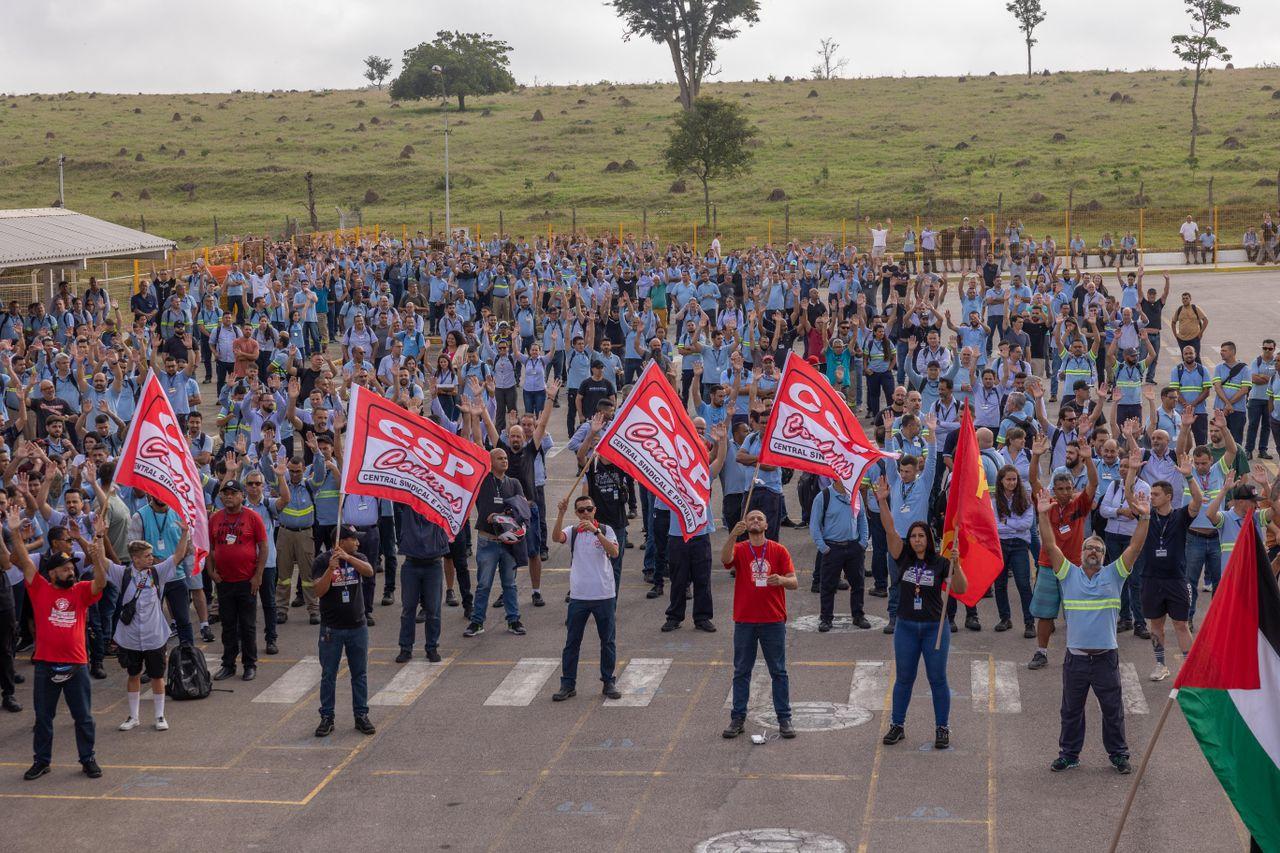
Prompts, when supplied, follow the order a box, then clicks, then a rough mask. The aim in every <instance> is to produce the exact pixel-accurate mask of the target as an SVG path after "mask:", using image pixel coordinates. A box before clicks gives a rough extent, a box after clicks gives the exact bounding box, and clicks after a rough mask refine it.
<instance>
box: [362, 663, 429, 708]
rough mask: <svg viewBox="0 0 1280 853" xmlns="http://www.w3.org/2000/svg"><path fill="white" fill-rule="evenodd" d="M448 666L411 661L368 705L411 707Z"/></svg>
mask: <svg viewBox="0 0 1280 853" xmlns="http://www.w3.org/2000/svg"><path fill="white" fill-rule="evenodd" d="M448 665H449V661H447V660H446V661H441V662H440V663H431V662H430V661H417V660H411V661H409V662H408V663H406V664H405V665H404V667H403V668H402V669H401V670H400V671H399V672H397V673H396V675H395V678H392V679H391V681H390V682H388V683H387V686H386V687H383V688H382V689H381V690H379V691H378V692H377V693H375V694H374V695H373V698H372V699H370V700H369V704H370V705H412V704H413V702H414V700H415V699H417V698H418V697H419V696H421V695H422V691H424V690H426V689H427V688H428V687H430V686H431V682H433V681H435V680H436V677H437V676H438V675H440V673H441V672H442V671H444V668H445V667H446V666H448Z"/></svg>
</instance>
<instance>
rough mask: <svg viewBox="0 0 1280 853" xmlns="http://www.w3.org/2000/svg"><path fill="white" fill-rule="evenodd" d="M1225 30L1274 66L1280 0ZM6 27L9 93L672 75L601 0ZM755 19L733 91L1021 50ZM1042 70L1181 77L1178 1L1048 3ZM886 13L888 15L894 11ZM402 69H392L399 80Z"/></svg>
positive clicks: (447, 1)
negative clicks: (407, 57) (489, 60)
mask: <svg viewBox="0 0 1280 853" xmlns="http://www.w3.org/2000/svg"><path fill="white" fill-rule="evenodd" d="M1237 3H1238V5H1239V6H1240V7H1241V13H1240V15H1239V16H1237V17H1236V18H1235V19H1233V23H1232V27H1231V29H1229V30H1227V31H1226V33H1225V34H1223V35H1222V40H1223V42H1224V43H1225V44H1226V45H1227V47H1228V49H1229V50H1230V51H1231V52H1232V54H1233V59H1234V61H1235V63H1236V64H1237V65H1240V66H1246V65H1258V64H1261V63H1263V62H1268V61H1276V60H1277V58H1278V56H1280V54H1278V53H1277V50H1276V46H1277V45H1280V6H1278V5H1277V4H1276V3H1274V2H1273V0H1237ZM4 5H5V6H7V7H8V8H6V9H5V11H4V18H5V24H4V26H3V27H0V89H3V90H4V91H7V92H15V93H25V92H57V91H65V90H79V91H89V90H96V91H101V92H175V91H176V92H208V91H229V90H231V89H272V88H282V89H315V88H353V87H355V86H358V85H362V84H363V82H364V81H363V80H362V79H361V73H362V60H363V59H364V57H365V56H367V55H369V54H370V53H376V54H378V55H381V56H388V57H391V58H392V59H394V60H395V61H396V65H395V69H396V70H398V69H399V59H400V57H401V55H402V54H403V52H404V50H405V49H406V48H408V47H411V46H413V45H414V44H416V43H418V42H420V41H429V40H430V39H431V38H432V36H433V35H434V33H435V31H436V30H438V29H444V28H448V29H458V30H464V31H474V30H480V31H486V32H490V33H492V34H493V35H495V36H496V37H498V38H502V39H505V40H506V41H507V42H508V43H509V44H511V46H512V47H513V48H514V50H513V52H512V56H511V70H512V72H513V73H514V74H515V77H516V80H518V81H519V82H522V83H534V82H538V83H546V82H550V83H574V82H595V81H598V80H603V79H608V80H614V81H618V82H643V81H649V80H671V79H673V77H672V71H671V65H670V63H671V60H670V55H669V54H668V52H667V50H666V48H665V47H663V46H660V45H656V44H654V43H652V42H647V41H635V40H633V41H631V42H626V43H624V42H623V41H622V26H621V24H620V22H619V21H618V19H617V18H616V17H615V15H614V14H613V10H612V9H611V8H610V7H608V6H606V5H605V3H603V2H601V0H534V2H529V0H473V2H469V3H459V2H455V0H306V2H295V0H267V1H266V2H263V0H218V2H216V3H215V2H209V0H182V2H174V0H39V2H33V1H32V0H12V2H8V3H6V4H4ZM761 6H762V12H761V15H760V23H759V24H757V25H756V26H755V27H753V28H751V29H749V30H745V31H744V32H743V33H742V35H741V36H740V37H739V38H738V39H737V40H735V41H733V42H729V43H728V44H726V45H725V46H724V47H723V49H722V51H721V65H722V73H721V75H720V79H723V80H750V79H753V78H763V77H766V76H768V75H769V74H776V75H778V76H779V77H781V76H783V75H786V74H791V75H797V76H798V75H804V74H807V73H808V69H809V68H810V67H811V66H812V65H813V63H814V61H815V56H814V51H815V49H816V48H817V42H818V39H819V38H820V37H823V36H832V37H834V38H835V39H836V40H837V41H839V42H840V44H841V51H840V54H841V55H842V56H846V57H848V58H849V60H850V62H849V66H848V72H847V76H885V75H902V74H907V75H932V74H937V75H950V74H963V73H975V74H976V73H986V72H988V71H997V72H1000V73H1016V72H1018V71H1019V70H1021V69H1024V68H1025V67H1026V59H1025V53H1024V47H1023V44H1022V42H1021V40H1020V35H1019V33H1018V31H1017V29H1016V26H1015V24H1014V21H1013V18H1012V16H1011V15H1010V14H1009V13H1008V12H1006V11H1005V8H1004V6H1005V3H1004V0H895V2H893V3H885V2H883V0H875V1H874V2H873V1H872V0H763V2H762V3H761ZM1043 6H1044V8H1045V11H1046V12H1047V14H1048V19H1047V20H1046V21H1045V23H1044V24H1042V25H1041V27H1040V29H1039V30H1037V33H1036V35H1037V37H1038V38H1039V41H1040V44H1039V45H1037V46H1036V48H1035V53H1034V63H1035V67H1036V68H1037V69H1041V68H1050V69H1053V70H1058V69H1067V70H1071V69H1085V68H1113V69H1139V68H1151V67H1159V68H1170V67H1174V66H1176V64H1177V62H1176V60H1175V58H1174V56H1173V54H1172V52H1171V50H1170V46H1169V37H1170V35H1172V34H1174V33H1177V32H1182V31H1184V30H1185V29H1186V28H1187V18H1186V15H1185V12H1184V9H1183V3H1182V2H1180V0H1118V2H1117V0H1043ZM888 9H891V10H892V12H893V14H886V10H888ZM393 73H394V72H393Z"/></svg>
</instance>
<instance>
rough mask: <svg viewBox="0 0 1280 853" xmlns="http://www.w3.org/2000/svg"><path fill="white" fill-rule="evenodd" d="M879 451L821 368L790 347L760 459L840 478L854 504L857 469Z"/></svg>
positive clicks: (859, 478)
mask: <svg viewBox="0 0 1280 853" xmlns="http://www.w3.org/2000/svg"><path fill="white" fill-rule="evenodd" d="M892 455H894V454H889V453H885V452H884V451H882V450H880V448H878V447H876V445H875V442H873V441H870V440H869V439H868V438H867V436H866V433H864V432H863V431H862V425H861V424H859V423H858V418H857V416H856V415H854V413H853V412H852V411H851V410H850V409H849V406H848V405H846V404H845V401H844V400H843V399H842V398H841V397H840V395H839V394H838V393H836V390H835V389H834V388H832V387H831V383H830V382H828V381H827V379H826V377H824V376H823V375H822V374H821V373H819V372H818V371H817V370H816V369H815V368H814V367H813V366H812V365H810V364H808V363H807V362H806V361H805V360H804V359H803V358H801V357H800V356H799V355H797V354H795V353H791V354H790V355H788V356H787V363H786V366H785V368H784V369H783V372H782V381H781V382H780V383H779V384H778V390H777V393H776V394H775V396H774V406H773V411H772V412H770V413H769V422H768V423H767V424H766V425H765V430H764V441H763V442H762V444H761V447H760V462H761V464H763V465H777V466H780V467H785V468H794V469H796V470H797V471H808V472H809V473H811V474H817V475H819V476H822V477H829V478H830V479H832V480H839V481H841V482H842V483H844V486H845V489H846V490H848V492H849V494H850V495H853V496H854V506H857V494H858V487H859V485H860V484H861V481H862V471H863V469H864V468H866V467H867V465H869V464H870V463H872V462H874V461H876V460H877V459H881V458H884V457H888V456H892Z"/></svg>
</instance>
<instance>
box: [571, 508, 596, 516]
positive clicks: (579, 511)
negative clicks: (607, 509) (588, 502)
mask: <svg viewBox="0 0 1280 853" xmlns="http://www.w3.org/2000/svg"><path fill="white" fill-rule="evenodd" d="M595 511H596V508H595V507H593V506H580V507H575V508H574V512H576V513H577V514H578V515H585V514H586V513H589V512H595Z"/></svg>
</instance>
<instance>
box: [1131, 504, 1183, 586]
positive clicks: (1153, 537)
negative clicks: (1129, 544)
mask: <svg viewBox="0 0 1280 853" xmlns="http://www.w3.org/2000/svg"><path fill="white" fill-rule="evenodd" d="M1190 526H1191V514H1190V513H1189V512H1187V508H1186V507H1185V506H1184V507H1179V508H1178V509H1175V510H1174V511H1173V512H1171V513H1169V514H1168V515H1160V513H1158V512H1152V513H1151V526H1150V527H1149V528H1147V541H1145V542H1143V543H1142V577H1143V578H1144V579H1145V578H1169V579H1173V580H1178V579H1182V578H1185V577H1186V562H1187V528H1189V527H1190Z"/></svg>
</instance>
